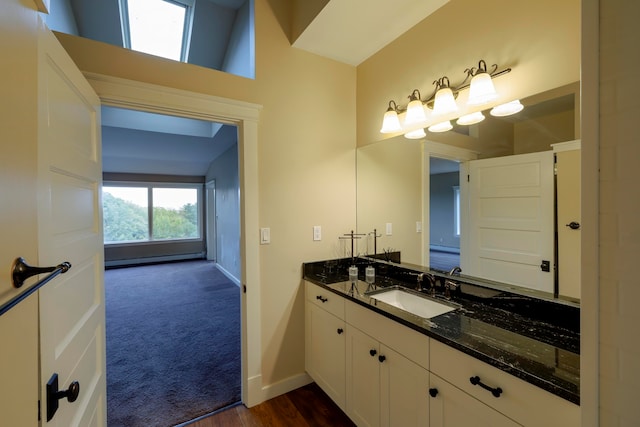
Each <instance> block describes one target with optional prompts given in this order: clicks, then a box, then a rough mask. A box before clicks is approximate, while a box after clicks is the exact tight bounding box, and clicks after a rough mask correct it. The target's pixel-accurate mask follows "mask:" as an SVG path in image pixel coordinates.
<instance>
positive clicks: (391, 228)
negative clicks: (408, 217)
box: [386, 222, 393, 236]
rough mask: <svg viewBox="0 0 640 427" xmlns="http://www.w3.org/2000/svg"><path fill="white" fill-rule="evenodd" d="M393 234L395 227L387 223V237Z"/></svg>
mask: <svg viewBox="0 0 640 427" xmlns="http://www.w3.org/2000/svg"><path fill="white" fill-rule="evenodd" d="M392 234H393V225H391V223H390V222H388V223H387V232H386V235H387V236H391V235H392Z"/></svg>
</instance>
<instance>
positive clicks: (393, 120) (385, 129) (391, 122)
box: [380, 110, 402, 133]
mask: <svg viewBox="0 0 640 427" xmlns="http://www.w3.org/2000/svg"><path fill="white" fill-rule="evenodd" d="M401 131H402V126H400V119H399V118H398V113H396V112H395V111H393V110H390V111H387V112H386V113H384V118H383V119H382V129H380V132H381V133H395V132H401Z"/></svg>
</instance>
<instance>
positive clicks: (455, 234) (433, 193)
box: [429, 156, 461, 272]
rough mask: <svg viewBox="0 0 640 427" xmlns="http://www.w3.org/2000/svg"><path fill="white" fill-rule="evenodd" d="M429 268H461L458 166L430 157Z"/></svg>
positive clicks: (443, 269)
mask: <svg viewBox="0 0 640 427" xmlns="http://www.w3.org/2000/svg"><path fill="white" fill-rule="evenodd" d="M429 199H430V200H429V266H430V267H431V268H432V269H434V270H439V271H442V272H448V271H451V270H452V269H453V268H454V267H457V266H460V234H461V210H460V207H461V204H460V164H459V162H457V161H453V160H448V159H442V158H439V157H435V156H432V157H430V158H429Z"/></svg>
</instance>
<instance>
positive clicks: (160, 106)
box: [85, 74, 265, 407]
mask: <svg viewBox="0 0 640 427" xmlns="http://www.w3.org/2000/svg"><path fill="white" fill-rule="evenodd" d="M85 77H86V78H87V80H88V81H89V83H90V84H91V86H92V87H93V89H94V90H95V91H96V93H97V94H98V96H99V97H100V99H101V101H102V104H103V105H108V106H112V107H122V108H129V109H137V110H140V111H148V112H157V113H167V114H172V115H176V116H180V117H187V118H198V119H203V120H209V121H217V122H221V123H228V124H234V125H235V126H237V128H238V165H239V166H240V170H239V182H240V195H239V197H240V232H241V233H240V234H241V239H240V263H241V265H240V272H241V274H240V280H241V286H242V293H241V321H242V325H241V334H242V338H241V340H242V342H241V347H242V402H243V403H244V404H245V405H247V406H249V407H251V406H254V405H257V404H258V403H261V402H262V401H263V400H264V394H265V392H264V391H263V388H262V375H261V372H262V370H261V358H260V354H262V344H261V336H260V319H261V307H260V300H261V290H260V271H259V270H258V269H255V268H248V266H255V265H260V259H259V240H258V238H257V230H258V229H259V220H258V212H259V209H258V205H259V203H258V202H259V201H258V116H259V112H260V109H261V106H259V105H256V104H251V103H247V102H240V101H236V100H229V99H225V98H220V97H214V96H206V95H202V94H199V93H193V92H189V91H183V90H177V89H172V88H167V87H163V86H157V85H151V84H147V83H141V82H136V81H131V80H125V79H119V78H116V77H110V76H104V75H99V74H85Z"/></svg>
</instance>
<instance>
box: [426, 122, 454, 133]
mask: <svg viewBox="0 0 640 427" xmlns="http://www.w3.org/2000/svg"><path fill="white" fill-rule="evenodd" d="M451 129H453V126H452V125H451V122H450V121H449V120H447V121H446V122H440V123H436V124H435V125H431V126H429V132H446V131H448V130H451Z"/></svg>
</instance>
